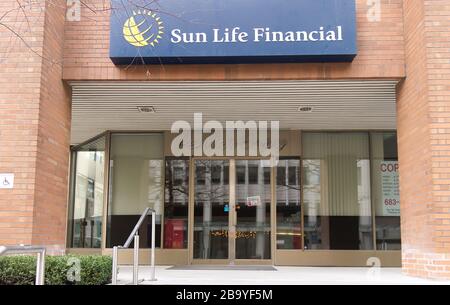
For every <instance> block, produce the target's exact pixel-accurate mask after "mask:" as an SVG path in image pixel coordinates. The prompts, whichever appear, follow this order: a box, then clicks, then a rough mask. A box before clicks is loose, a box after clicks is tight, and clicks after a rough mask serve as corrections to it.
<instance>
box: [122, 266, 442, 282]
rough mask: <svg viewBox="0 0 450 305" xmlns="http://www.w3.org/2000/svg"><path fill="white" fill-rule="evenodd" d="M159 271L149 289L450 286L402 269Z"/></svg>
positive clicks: (125, 275)
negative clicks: (293, 286)
mask: <svg viewBox="0 0 450 305" xmlns="http://www.w3.org/2000/svg"><path fill="white" fill-rule="evenodd" d="M170 267H171V266H158V267H156V278H157V281H155V282H150V281H144V282H142V284H147V285H326V284H331V285H367V284H371V285H436V284H444V285H450V281H448V282H442V281H434V280H425V279H420V278H413V277H408V276H405V275H403V274H402V273H401V269H400V268H382V269H379V273H378V274H377V272H376V270H373V269H370V268H343V267H275V268H276V269H277V270H276V271H267V270H264V271H255V270H171V269H168V268H170ZM139 270H140V274H139V278H140V279H149V278H150V268H149V267H147V266H142V267H140V269H139ZM131 280H132V267H131V266H121V267H120V268H119V276H118V283H119V284H126V283H129V282H131Z"/></svg>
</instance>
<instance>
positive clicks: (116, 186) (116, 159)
mask: <svg viewBox="0 0 450 305" xmlns="http://www.w3.org/2000/svg"><path fill="white" fill-rule="evenodd" d="M163 143H164V141H163V135H162V134H156V133H155V134H113V135H111V153H110V155H111V161H110V182H109V183H110V196H109V206H108V230H107V232H108V234H107V245H108V247H113V246H117V245H122V244H123V243H124V242H125V241H126V239H127V237H128V235H129V234H130V233H131V231H132V230H133V228H134V226H135V225H136V223H137V221H138V220H139V217H140V216H141V214H142V212H143V211H144V210H145V208H147V207H150V208H153V209H155V210H156V234H155V236H156V246H157V247H160V245H161V216H162V211H163V206H162V196H163V193H162V192H163V187H162V184H163V180H162V179H163V175H162V174H163ZM139 235H140V247H142V248H149V247H150V245H151V215H149V216H148V217H147V218H146V219H145V222H144V224H143V225H142V226H141V229H140V231H139Z"/></svg>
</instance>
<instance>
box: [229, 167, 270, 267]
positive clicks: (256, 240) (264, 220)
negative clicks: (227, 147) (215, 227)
mask: <svg viewBox="0 0 450 305" xmlns="http://www.w3.org/2000/svg"><path fill="white" fill-rule="evenodd" d="M268 164H269V163H268V162H267V164H266V162H265V161H261V160H236V181H238V184H237V185H236V217H237V224H236V259H270V257H271V253H270V202H271V188H270V184H265V179H264V177H265V175H264V173H265V172H269V173H270V167H268V166H267V167H266V165H268ZM269 175H270V174H269Z"/></svg>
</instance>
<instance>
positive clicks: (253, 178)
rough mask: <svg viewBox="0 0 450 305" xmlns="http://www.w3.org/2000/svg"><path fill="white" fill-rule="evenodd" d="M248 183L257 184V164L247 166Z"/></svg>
mask: <svg viewBox="0 0 450 305" xmlns="http://www.w3.org/2000/svg"><path fill="white" fill-rule="evenodd" d="M248 183H249V184H258V167H257V166H254V165H252V166H249V167H248Z"/></svg>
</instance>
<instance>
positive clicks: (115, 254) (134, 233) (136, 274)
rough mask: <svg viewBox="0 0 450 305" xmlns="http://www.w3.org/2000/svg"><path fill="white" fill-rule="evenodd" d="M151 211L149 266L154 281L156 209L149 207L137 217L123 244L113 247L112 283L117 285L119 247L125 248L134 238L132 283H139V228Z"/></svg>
mask: <svg viewBox="0 0 450 305" xmlns="http://www.w3.org/2000/svg"><path fill="white" fill-rule="evenodd" d="M149 212H151V213H152V241H151V243H152V245H151V247H152V249H151V254H150V266H151V267H150V268H151V271H150V273H151V279H150V281H156V277H155V243H156V232H155V231H156V211H155V210H153V209H151V208H146V209H145V210H144V212H143V213H142V215H141V217H140V218H139V220H138V222H137V223H136V225H135V226H134V229H133V231H131V234H130V235H129V236H128V239H127V241H126V242H125V244H124V245H123V246H116V247H113V266H112V269H113V270H112V284H113V285H117V277H118V270H119V268H118V252H119V250H120V249H127V248H129V247H130V245H131V242H132V241H133V238H134V248H133V284H134V285H138V283H139V228H140V227H141V225H142V223H143V222H144V220H145V217H146V216H148V213H149Z"/></svg>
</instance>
